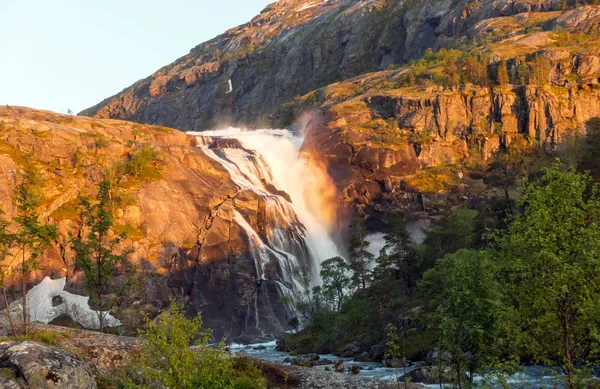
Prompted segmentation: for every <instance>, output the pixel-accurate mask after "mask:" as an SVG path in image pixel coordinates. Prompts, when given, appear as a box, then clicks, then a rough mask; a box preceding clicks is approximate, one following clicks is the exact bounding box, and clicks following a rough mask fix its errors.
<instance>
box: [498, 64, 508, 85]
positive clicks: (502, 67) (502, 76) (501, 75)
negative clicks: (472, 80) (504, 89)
mask: <svg viewBox="0 0 600 389" xmlns="http://www.w3.org/2000/svg"><path fill="white" fill-rule="evenodd" d="M496 82H497V83H498V85H506V84H509V83H510V79H509V77H508V68H507V67H506V61H500V62H499V63H498V70H497V73H496Z"/></svg>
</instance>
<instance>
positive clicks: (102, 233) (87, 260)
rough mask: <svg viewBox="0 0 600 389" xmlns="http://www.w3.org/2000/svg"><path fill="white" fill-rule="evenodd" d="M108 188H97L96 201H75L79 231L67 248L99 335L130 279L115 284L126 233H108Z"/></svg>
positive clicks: (124, 253)
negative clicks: (80, 276)
mask: <svg viewBox="0 0 600 389" xmlns="http://www.w3.org/2000/svg"><path fill="white" fill-rule="evenodd" d="M110 190H111V185H110V183H109V182H108V181H103V182H102V183H100V185H99V187H98V194H97V195H96V200H95V201H94V202H92V201H91V200H90V199H89V198H88V197H85V196H82V197H80V198H79V200H80V202H81V228H80V229H79V232H78V234H77V235H76V236H74V235H72V236H71V248H72V249H73V251H74V252H75V259H76V263H77V266H78V268H79V269H81V270H82V271H83V272H84V284H85V288H86V290H87V292H88V293H89V295H90V304H91V305H92V306H94V307H95V308H96V313H97V315H98V321H99V325H100V332H102V331H103V329H104V319H105V318H106V315H107V314H108V313H109V312H110V310H111V309H112V308H113V307H114V306H115V304H117V302H118V301H119V300H120V299H121V298H122V296H123V293H124V292H125V290H126V288H127V287H129V284H130V280H131V279H128V280H127V281H126V282H122V283H120V285H117V283H116V282H115V281H116V280H115V273H116V272H117V271H118V270H119V268H120V267H121V266H122V265H124V263H125V261H126V259H127V255H128V254H129V253H130V252H131V250H129V249H126V250H120V251H119V250H117V246H118V245H119V244H120V243H121V242H122V241H123V240H124V239H125V238H126V234H120V235H117V236H114V234H111V229H112V227H113V224H114V223H113V216H112V212H111V206H110V198H109V197H110V196H109V194H110Z"/></svg>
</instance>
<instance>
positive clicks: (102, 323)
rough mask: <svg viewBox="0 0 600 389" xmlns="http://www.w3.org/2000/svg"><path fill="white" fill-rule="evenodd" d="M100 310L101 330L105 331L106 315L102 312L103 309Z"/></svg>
mask: <svg viewBox="0 0 600 389" xmlns="http://www.w3.org/2000/svg"><path fill="white" fill-rule="evenodd" d="M98 312H99V314H98V319H100V332H104V315H103V314H102V310H100V311H98Z"/></svg>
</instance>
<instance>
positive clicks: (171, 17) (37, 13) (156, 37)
mask: <svg viewBox="0 0 600 389" xmlns="http://www.w3.org/2000/svg"><path fill="white" fill-rule="evenodd" d="M274 1H275V0H216V1H215V0H196V1H193V0H166V1H158V0H0V15H1V16H2V21H1V22H0V104H9V105H24V106H28V107H33V108H38V109H49V110H53V111H57V112H66V110H67V109H71V110H73V111H75V112H79V111H81V110H82V109H84V108H87V107H89V106H91V105H94V104H96V103H98V102H100V101H101V100H103V99H104V98H106V97H109V96H111V95H113V94H115V93H117V92H120V91H121V90H122V89H124V88H125V87H127V86H129V85H131V84H133V83H134V82H135V81H137V80H139V79H140V78H144V77H146V76H148V75H150V74H152V73H154V72H155V71H156V70H158V69H159V68H160V67H162V66H164V65H167V64H169V63H171V62H172V61H174V60H175V59H177V58H179V57H181V56H183V55H185V54H187V53H188V52H189V50H190V49H191V48H192V47H194V46H196V45H197V44H199V43H202V42H204V41H206V40H208V39H211V38H213V37H215V36H216V35H218V34H221V33H222V32H225V30H227V29H228V28H231V27H234V26H237V25H239V24H242V23H245V22H247V21H249V20H250V19H251V18H252V17H254V16H255V15H257V14H258V13H259V12H260V11H261V10H262V9H263V8H264V7H265V6H266V5H267V4H269V3H272V2H274Z"/></svg>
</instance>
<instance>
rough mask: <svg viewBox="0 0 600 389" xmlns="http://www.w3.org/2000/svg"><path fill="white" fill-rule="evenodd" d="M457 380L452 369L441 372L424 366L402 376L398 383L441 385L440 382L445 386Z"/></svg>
mask: <svg viewBox="0 0 600 389" xmlns="http://www.w3.org/2000/svg"><path fill="white" fill-rule="evenodd" d="M455 378H456V373H455V372H454V370H452V369H451V368H448V367H442V368H441V371H440V368H438V367H437V366H424V367H419V368H416V369H415V370H413V371H411V372H410V373H406V374H403V375H401V376H400V377H399V378H398V381H400V382H405V381H406V379H410V381H411V382H416V383H421V384H426V385H432V384H437V383H440V381H441V383H443V384H447V383H452V382H454V380H455ZM465 378H466V377H465Z"/></svg>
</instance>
